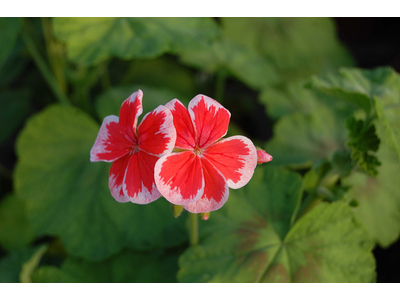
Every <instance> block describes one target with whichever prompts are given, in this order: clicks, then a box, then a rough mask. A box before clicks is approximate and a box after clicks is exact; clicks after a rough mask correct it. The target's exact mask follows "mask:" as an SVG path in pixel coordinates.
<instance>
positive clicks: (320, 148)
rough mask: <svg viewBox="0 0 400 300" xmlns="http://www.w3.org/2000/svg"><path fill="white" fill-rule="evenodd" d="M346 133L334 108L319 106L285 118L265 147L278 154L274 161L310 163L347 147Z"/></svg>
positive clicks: (296, 163)
mask: <svg viewBox="0 0 400 300" xmlns="http://www.w3.org/2000/svg"><path fill="white" fill-rule="evenodd" d="M346 134H347V133H346V128H345V124H344V119H343V118H342V117H341V116H339V115H338V114H337V113H335V111H334V110H333V109H331V108H328V107H326V106H323V105H319V106H317V107H315V109H314V110H313V111H312V112H311V113H310V114H304V113H293V114H291V115H287V116H284V117H282V118H281V119H280V120H279V121H278V122H277V124H276V125H275V128H274V137H273V138H272V139H271V140H270V141H269V142H268V143H267V145H266V146H265V149H266V151H267V152H268V153H270V154H271V155H272V156H273V157H274V159H273V161H272V162H271V163H270V164H276V165H288V166H292V167H300V166H306V165H307V166H308V165H311V164H312V163H313V162H314V161H317V160H319V159H322V158H326V157H328V156H330V155H331V154H332V153H333V152H334V151H336V150H338V149H340V148H343V147H344V143H345V141H346V139H347V136H346Z"/></svg>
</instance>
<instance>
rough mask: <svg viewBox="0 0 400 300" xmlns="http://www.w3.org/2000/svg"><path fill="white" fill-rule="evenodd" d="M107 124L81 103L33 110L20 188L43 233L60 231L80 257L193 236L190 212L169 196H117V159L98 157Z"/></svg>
mask: <svg viewBox="0 0 400 300" xmlns="http://www.w3.org/2000/svg"><path fill="white" fill-rule="evenodd" d="M98 131H99V125H98V124H96V123H95V122H94V121H93V120H92V119H91V118H89V117H88V116H87V115H85V114H84V113H83V112H81V111H80V110H78V109H76V108H73V107H69V106H61V105H54V106H50V107H48V108H46V109H45V110H44V111H42V112H41V113H39V114H37V115H35V116H34V117H32V118H31V119H30V120H29V121H28V123H27V125H26V127H25V128H24V130H23V131H22V133H21V134H20V136H19V138H18V141H17V154H18V163H17V167H16V171H15V190H16V192H17V194H18V195H19V196H20V197H21V198H23V199H24V200H26V204H27V216H28V220H29V223H30V224H31V225H32V226H33V227H34V228H35V230H36V232H37V234H50V235H56V236H60V237H61V240H62V242H63V244H64V245H65V248H66V250H67V251H68V252H69V253H71V254H72V255H75V256H81V257H85V258H88V259H91V260H101V259H104V258H106V257H109V256H110V255H112V254H115V253H117V252H119V251H120V250H121V249H122V248H124V247H130V248H134V249H150V248H160V247H169V246H174V245H177V244H180V243H182V242H184V241H185V240H186V239H187V233H186V230H185V226H184V224H183V223H184V221H183V219H184V218H183V219H182V218H180V219H175V218H173V216H172V214H171V212H170V207H169V203H168V202H167V201H165V200H164V199H162V198H161V199H159V200H158V201H156V202H154V203H151V204H149V205H144V206H141V205H136V204H133V203H118V202H116V201H115V200H114V199H113V198H112V196H111V194H110V191H109V188H108V173H109V168H110V164H107V163H103V162H99V163H91V162H90V160H89V153H90V149H91V148H92V146H93V143H94V141H95V139H96V136H97V133H98Z"/></svg>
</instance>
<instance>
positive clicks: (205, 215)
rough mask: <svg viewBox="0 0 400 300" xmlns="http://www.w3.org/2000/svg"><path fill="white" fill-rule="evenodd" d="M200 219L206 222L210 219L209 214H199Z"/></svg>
mask: <svg viewBox="0 0 400 300" xmlns="http://www.w3.org/2000/svg"><path fill="white" fill-rule="evenodd" d="M199 215H200V217H201V218H202V219H203V220H204V221H207V220H208V218H209V217H210V212H206V213H199Z"/></svg>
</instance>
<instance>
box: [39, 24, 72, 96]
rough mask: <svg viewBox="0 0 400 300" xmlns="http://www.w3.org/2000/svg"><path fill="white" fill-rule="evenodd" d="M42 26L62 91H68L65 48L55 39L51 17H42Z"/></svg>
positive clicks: (56, 77)
mask: <svg viewBox="0 0 400 300" xmlns="http://www.w3.org/2000/svg"><path fill="white" fill-rule="evenodd" d="M41 20H42V27H43V35H44V40H45V42H46V47H47V55H48V60H49V62H50V66H51V67H52V69H53V74H54V76H55V79H56V81H57V84H58V86H59V88H60V89H61V91H62V92H63V93H64V94H65V92H66V91H67V81H66V78H65V57H64V48H63V45H62V44H61V43H58V42H57V41H56V40H55V39H54V34H53V29H52V26H51V21H50V18H47V17H42V18H41Z"/></svg>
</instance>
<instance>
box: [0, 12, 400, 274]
mask: <svg viewBox="0 0 400 300" xmlns="http://www.w3.org/2000/svg"><path fill="white" fill-rule="evenodd" d="M399 28H400V19H390V18H385V19H380V18H337V19H328V18H0V44H1V45H2V47H1V49H0V128H1V131H0V153H1V155H0V199H1V200H0V282H31V281H33V282H177V281H180V282H374V281H378V282H399V281H400V274H399V271H398V270H399V269H400V254H399V253H400V242H399V241H398V238H399V235H400V190H399V185H398V177H397V175H398V174H399V171H400V164H399V158H400V121H399V120H400V77H399V75H398V74H397V73H396V70H399V69H400V42H399V41H400V39H399V32H400V31H399ZM378 67H379V68H378ZM139 88H140V89H141V90H142V91H143V93H144V97H143V106H144V109H143V111H144V114H146V113H147V112H148V111H150V110H151V109H154V108H155V107H157V106H158V105H160V104H165V103H166V102H168V101H170V100H171V99H173V98H178V99H179V100H181V101H182V102H183V103H184V104H187V103H188V102H189V101H190V99H192V98H193V97H194V96H195V95H197V94H200V93H201V94H205V95H208V96H210V97H213V98H214V99H216V100H217V101H219V102H220V103H222V104H223V105H224V106H225V107H226V108H227V109H229V110H230V112H231V114H232V119H231V123H230V128H229V132H228V135H235V134H242V135H245V136H248V137H249V138H251V139H252V140H253V142H254V144H255V145H257V146H260V147H262V148H264V149H265V150H266V151H267V152H268V153H270V154H271V155H272V156H273V157H274V160H273V161H272V162H271V163H268V164H266V165H263V166H259V167H258V168H257V170H256V172H255V174H254V177H253V179H252V180H251V181H250V183H249V184H248V185H247V186H246V187H245V188H243V189H240V190H230V197H229V200H228V202H227V203H226V205H224V207H222V208H221V209H220V210H219V211H217V212H213V213H211V217H210V220H208V221H206V222H203V221H202V222H201V223H200V237H201V240H200V245H199V246H197V247H189V242H188V235H187V223H186V218H187V214H186V213H184V214H182V215H181V216H180V217H179V218H177V219H175V218H173V216H172V213H171V211H170V207H169V203H168V202H167V201H166V200H165V199H159V200H158V201H156V202H154V203H151V204H149V205H146V206H140V205H135V204H132V203H126V204H121V203H117V202H116V201H115V200H114V199H113V198H112V197H111V195H110V192H109V190H108V172H109V168H110V164H106V163H96V164H93V163H90V161H89V152H90V149H91V147H92V145H93V143H94V140H95V138H96V135H97V132H98V129H99V126H100V124H101V121H102V119H103V118H104V117H105V116H108V115H110V114H114V115H118V114H119V108H120V105H121V103H122V102H123V101H124V100H125V99H126V98H127V97H128V96H129V95H130V94H131V93H133V92H134V91H136V90H137V89H139ZM144 114H143V115H144Z"/></svg>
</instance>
